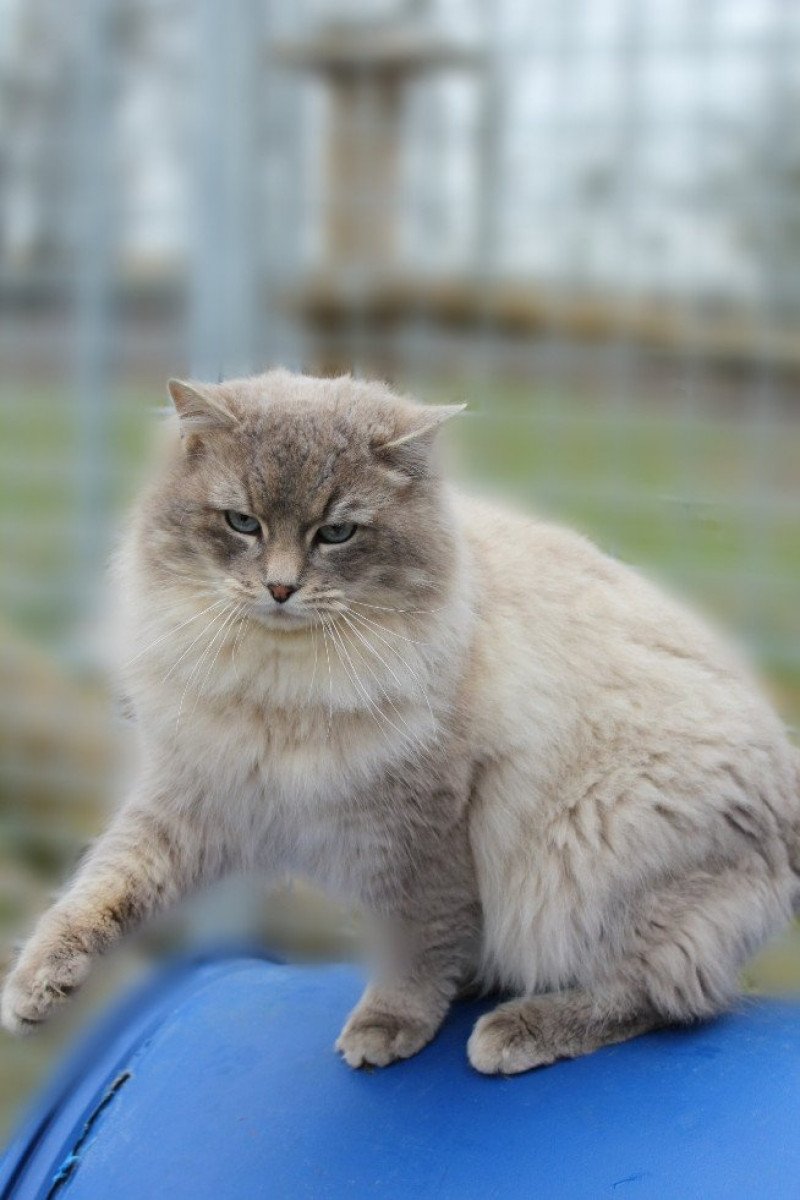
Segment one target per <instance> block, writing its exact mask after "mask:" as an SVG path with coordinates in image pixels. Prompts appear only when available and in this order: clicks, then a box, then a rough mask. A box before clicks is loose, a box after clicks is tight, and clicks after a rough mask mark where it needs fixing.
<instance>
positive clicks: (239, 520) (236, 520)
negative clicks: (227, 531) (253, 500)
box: [225, 508, 261, 535]
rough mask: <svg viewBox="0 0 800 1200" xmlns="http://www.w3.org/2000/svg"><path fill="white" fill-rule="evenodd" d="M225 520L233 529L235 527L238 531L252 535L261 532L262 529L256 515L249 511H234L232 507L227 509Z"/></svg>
mask: <svg viewBox="0 0 800 1200" xmlns="http://www.w3.org/2000/svg"><path fill="white" fill-rule="evenodd" d="M225 520H226V521H227V522H228V524H229V525H230V527H231V529H235V530H236V532H237V533H248V534H251V535H252V534H254V533H259V532H260V530H261V524H260V522H259V521H257V520H256V518H255V517H251V516H250V515H249V514H248V513H240V512H234V511H233V509H232V508H227V509H226V510H225Z"/></svg>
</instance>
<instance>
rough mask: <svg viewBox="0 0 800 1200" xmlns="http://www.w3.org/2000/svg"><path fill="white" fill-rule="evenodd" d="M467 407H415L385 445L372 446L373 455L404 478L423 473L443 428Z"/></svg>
mask: <svg viewBox="0 0 800 1200" xmlns="http://www.w3.org/2000/svg"><path fill="white" fill-rule="evenodd" d="M466 407H467V406H466V404H437V405H421V404H420V405H417V406H416V407H415V408H413V409H411V410H410V412H408V413H404V414H403V417H402V419H401V421H400V422H399V428H398V430H397V432H396V433H395V435H394V436H393V437H392V438H391V439H390V440H389V441H388V442H381V443H379V444H378V445H376V446H375V447H374V450H375V453H376V454H377V455H378V456H379V458H381V459H382V460H384V461H385V462H386V463H388V464H389V465H390V466H392V467H396V468H397V469H399V470H401V471H403V472H404V473H405V474H407V475H411V476H412V477H415V476H417V475H421V474H424V473H425V472H426V467H427V464H428V462H429V460H430V453H431V449H432V447H433V444H434V442H435V440H436V435H437V433H438V432H439V430H440V429H441V427H442V425H444V423H445V422H446V421H449V420H450V419H451V418H452V417H457V416H458V414H459V413H462V412H463V411H464V409H465V408H466Z"/></svg>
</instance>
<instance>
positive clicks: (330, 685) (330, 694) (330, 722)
mask: <svg viewBox="0 0 800 1200" xmlns="http://www.w3.org/2000/svg"><path fill="white" fill-rule="evenodd" d="M322 636H323V638H324V639H325V658H326V659H327V660H328V737H329V738H330V736H331V729H332V728H333V672H332V671H331V654H330V650H329V648H328V633H327V630H326V629H325V618H324V617H323V619H322Z"/></svg>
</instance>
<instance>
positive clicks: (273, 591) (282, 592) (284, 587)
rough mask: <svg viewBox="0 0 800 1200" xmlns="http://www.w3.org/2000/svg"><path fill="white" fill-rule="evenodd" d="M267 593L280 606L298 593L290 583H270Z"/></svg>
mask: <svg viewBox="0 0 800 1200" xmlns="http://www.w3.org/2000/svg"><path fill="white" fill-rule="evenodd" d="M267 591H268V592H269V594H270V596H272V599H273V600H276V601H277V602H278V604H285V603H286V601H287V600H288V599H289V597H290V596H291V594H292V592H296V591H297V588H296V587H291V586H290V584H288V583H268V584H267Z"/></svg>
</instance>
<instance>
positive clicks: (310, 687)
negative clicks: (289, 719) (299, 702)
mask: <svg viewBox="0 0 800 1200" xmlns="http://www.w3.org/2000/svg"><path fill="white" fill-rule="evenodd" d="M311 636H312V637H313V639H314V667H313V670H312V672H311V682H310V683H309V685H308V695H307V696H306V706H308V705H309V704H310V703H311V695H312V693H313V691H314V684H315V683H316V681H317V657H318V654H317V628H316V626H315V625H312V626H311Z"/></svg>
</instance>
